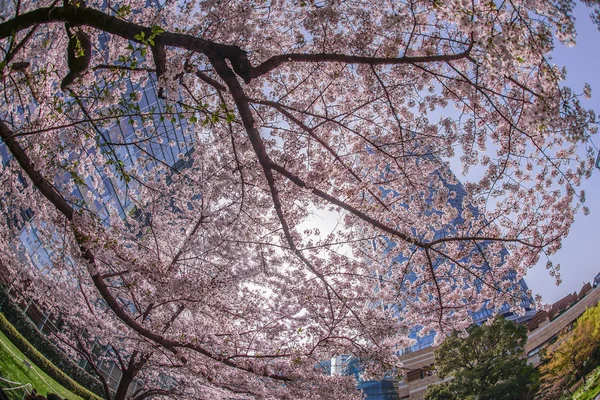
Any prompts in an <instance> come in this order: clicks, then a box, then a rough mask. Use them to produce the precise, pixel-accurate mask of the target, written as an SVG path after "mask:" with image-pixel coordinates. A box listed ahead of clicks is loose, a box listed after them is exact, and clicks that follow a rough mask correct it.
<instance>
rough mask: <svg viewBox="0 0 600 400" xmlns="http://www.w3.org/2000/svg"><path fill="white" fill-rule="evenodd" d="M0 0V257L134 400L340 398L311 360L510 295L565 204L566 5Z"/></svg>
mask: <svg viewBox="0 0 600 400" xmlns="http://www.w3.org/2000/svg"><path fill="white" fill-rule="evenodd" d="M86 3H87V4H86ZM588 3H594V1H588ZM1 4H2V7H0V17H1V18H0V20H1V21H2V22H0V47H1V48H2V53H1V57H2V60H1V61H0V72H1V79H0V80H1V83H0V84H1V85H2V86H1V87H2V89H1V96H0V137H1V138H2V141H3V145H2V147H0V151H2V158H3V164H2V170H1V171H0V172H1V174H0V176H1V177H2V190H3V195H2V199H1V205H2V209H3V213H4V214H5V215H6V221H7V222H8V223H7V224H0V249H1V251H0V261H1V262H2V263H3V264H5V265H6V266H7V267H8V268H10V269H11V270H12V271H15V274H16V275H17V276H18V277H19V279H18V280H17V284H21V285H22V288H23V289H27V290H28V291H29V292H30V294H31V295H32V296H33V297H34V298H35V299H37V300H39V301H40V302H42V303H43V304H44V305H45V306H46V307H48V308H49V309H50V310H51V311H53V312H54V313H55V315H61V316H62V318H63V319H64V321H65V323H66V324H67V325H68V326H69V329H68V330H67V332H68V333H64V334H61V336H60V337H59V338H57V340H60V341H61V342H62V343H63V344H64V345H65V346H67V347H69V348H70V349H71V351H72V352H73V353H77V354H79V356H82V357H84V358H85V357H90V356H91V344H90V342H89V341H88V340H86V337H97V338H99V340H100V341H101V342H102V344H104V345H105V346H109V348H111V349H113V351H112V352H111V354H110V355H109V357H110V358H112V359H113V360H114V361H115V362H117V363H118V364H119V365H120V366H121V368H122V369H123V370H124V371H131V376H130V375H128V377H132V376H135V377H137V378H140V381H143V382H144V383H145V385H146V386H147V387H145V388H144V390H145V391H142V392H140V393H138V394H136V396H137V398H144V397H148V396H151V395H156V394H164V393H161V392H156V391H153V390H157V389H156V388H158V387H164V386H165V383H164V380H165V377H164V376H165V374H166V375H168V376H169V379H170V380H169V382H171V383H173V384H172V385H170V387H172V388H175V387H176V388H178V390H179V392H178V393H177V396H179V397H190V398H222V397H231V396H232V393H235V396H239V397H244V396H245V397H259V398H261V397H262V398H264V397H272V398H279V399H284V398H294V399H299V398H311V399H317V398H323V399H329V398H349V397H351V396H353V395H357V396H358V393H357V392H356V391H354V389H353V386H354V383H353V382H352V380H351V379H349V378H344V377H329V376H325V375H323V374H321V373H319V372H318V371H316V369H315V368H314V366H315V365H316V364H317V363H318V362H320V361H322V360H324V359H328V358H330V357H332V356H335V355H338V354H347V353H352V354H354V355H355V356H357V357H359V358H360V359H361V360H363V361H364V365H365V368H366V371H365V374H366V375H367V376H371V377H376V376H381V375H382V374H384V373H385V372H386V370H393V369H395V368H396V370H397V368H399V367H400V365H399V361H398V357H397V356H396V355H395V354H396V353H395V352H396V351H397V350H398V349H400V348H402V347H404V346H407V345H408V344H409V343H410V341H409V339H408V338H407V332H408V331H409V329H410V328H411V327H413V326H414V325H415V324H418V325H420V326H421V327H422V328H423V331H424V332H429V331H431V330H436V331H438V332H440V334H442V335H443V334H446V333H448V332H450V331H451V330H452V329H454V328H458V329H461V328H465V327H467V326H468V325H469V324H470V323H471V318H470V312H472V311H475V310H479V309H480V308H481V307H482V306H483V305H485V306H486V307H491V308H493V307H500V306H502V305H503V304H505V303H507V302H508V303H509V304H511V305H515V306H518V305H519V304H520V303H521V301H522V297H523V296H522V294H520V293H518V292H515V291H514V288H515V285H516V284H517V282H518V281H519V279H520V278H521V277H522V276H523V275H524V273H525V272H526V270H527V268H529V267H531V266H533V265H535V264H536V263H537V262H538V260H539V258H540V256H544V257H551V256H552V254H553V253H554V252H555V251H556V250H557V249H559V248H560V245H561V240H562V239H563V237H564V236H565V235H566V234H567V232H568V230H569V227H570V225H571V223H572V221H573V218H574V215H575V212H576V211H577V209H578V208H579V207H580V206H581V202H582V201H583V200H584V194H583V193H581V192H579V191H578V186H579V184H580V182H581V180H582V179H585V178H587V177H589V175H590V173H591V170H592V166H593V162H594V154H593V150H592V147H591V146H590V145H589V138H590V135H591V134H592V133H594V122H595V115H594V113H593V112H592V111H589V110H586V109H585V108H583V107H582V106H581V105H580V102H579V98H580V97H581V96H589V94H590V93H589V92H590V90H589V87H587V86H586V87H585V88H584V89H583V92H582V93H579V90H577V91H574V90H572V89H570V88H568V87H566V86H565V85H563V80H564V79H565V76H566V72H565V71H564V70H563V69H560V68H559V67H557V66H555V65H554V64H553V63H552V62H551V61H549V60H548V54H549V52H550V51H551V50H552V49H553V46H554V41H555V37H557V38H558V39H559V40H560V41H562V42H564V43H568V44H570V43H573V42H574V38H575V31H574V26H573V23H574V21H573V17H572V15H571V11H572V7H573V3H572V2H569V1H566V2H565V1H558V0H556V1H531V0H527V1H525V0H513V1H508V2H490V1H472V2H466V1H462V0H455V1H437V0H435V1H429V0H427V1H412V0H410V1H399V2H397V1H377V2H359V1H295V0H293V1H292V0H290V1H263V0H253V1H241V0H240V1H211V0H206V1H204V0H181V1H165V2H148V1H137V0H124V1H110V2H105V1H100V0H90V1H88V2H84V1H81V0H79V1H64V2H62V3H61V2H57V1H50V0H25V1H14V2H11V1H10V0H4V1H3V2H2V3H1ZM151 82H154V83H155V84H154V85H151V84H150V83H151ZM148 98H151V99H157V98H158V101H157V102H154V101H148ZM174 131H177V132H179V133H178V134H176V135H175V134H174V133H173V132H174ZM120 132H125V133H124V134H121V133H120ZM166 154H170V155H169V156H167V155H166ZM458 160H460V162H461V164H462V171H458V169H460V167H459V168H457V170H456V171H455V172H456V173H457V174H458V173H459V172H462V174H461V176H460V177H461V178H462V179H463V180H464V182H465V185H464V187H463V186H462V185H461V184H460V182H459V181H458V177H457V175H455V174H454V173H453V172H451V171H450V169H449V164H448V162H449V161H453V162H454V161H458ZM470 171H471V172H474V173H472V174H470V173H469V172H470ZM323 212H329V213H331V214H332V215H335V216H336V218H337V225H336V226H335V227H333V228H331V227H328V228H327V230H325V228H323V227H320V228H317V227H315V226H313V225H310V220H311V218H312V216H313V214H315V213H317V214H318V213H323ZM31 216H34V217H35V218H34V219H33V220H30V219H29V217H31ZM34 231H35V235H36V239H35V240H36V241H37V240H39V241H40V242H42V243H43V246H44V248H46V249H48V251H49V255H48V256H47V257H46V256H44V255H42V254H41V253H42V252H36V253H33V252H32V253H31V254H30V253H29V252H28V249H24V248H23V247H22V245H20V244H19V242H18V241H17V240H15V239H14V238H16V237H18V236H19V235H21V236H22V237H23V236H27V235H32V234H33V233H32V232H34ZM19 256H20V257H21V259H22V258H23V257H25V258H27V257H29V258H30V259H31V261H32V262H33V263H34V264H36V265H38V266H40V265H49V264H52V268H41V270H39V271H38V270H37V269H22V268H21V265H20V263H21V261H16V260H19ZM548 265H549V268H550V272H551V273H552V274H554V275H556V276H557V281H559V280H560V278H559V276H558V274H559V273H558V269H559V268H558V266H556V267H555V266H553V265H552V264H551V263H549V264H548ZM17 272H18V273H17ZM32 282H33V283H34V284H30V283H32ZM26 283H28V284H26ZM375 305H389V307H388V306H386V307H376V306H375ZM393 305H397V306H398V307H394V306H393ZM86 332H87V333H86ZM86 335H89V336H86ZM131 379H133V378H131ZM153 385H154V386H153ZM167 386H168V385H167ZM153 387H154V389H153ZM107 396H108V397H111V395H110V394H108V392H107ZM119 396H120V397H126V396H127V394H126V389H123V390H120V391H118V395H117V396H116V397H119Z"/></svg>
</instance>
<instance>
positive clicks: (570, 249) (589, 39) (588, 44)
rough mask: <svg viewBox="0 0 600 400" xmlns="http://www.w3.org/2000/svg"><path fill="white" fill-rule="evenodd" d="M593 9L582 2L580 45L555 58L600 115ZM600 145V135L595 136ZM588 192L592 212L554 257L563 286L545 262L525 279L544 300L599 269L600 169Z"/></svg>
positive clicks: (599, 49) (599, 53)
mask: <svg viewBox="0 0 600 400" xmlns="http://www.w3.org/2000/svg"><path fill="white" fill-rule="evenodd" d="M589 13H590V9H588V8H586V7H584V6H582V5H579V6H578V7H577V10H576V12H575V15H576V17H577V23H576V28H577V33H578V34H577V45H576V46H574V47H570V48H569V47H565V46H562V45H558V46H557V48H556V50H555V51H554V53H553V57H552V58H553V61H554V62H555V63H556V64H557V65H559V66H563V65H564V66H566V67H567V71H568V75H567V81H566V85H568V86H570V87H571V88H573V89H574V90H575V91H576V92H579V93H581V91H582V89H583V85H584V84H585V83H586V82H587V83H589V84H590V85H591V87H592V98H591V99H590V100H586V102H585V103H583V104H584V105H585V106H586V107H588V108H592V109H594V110H595V111H596V114H600V32H599V31H598V29H597V27H596V26H595V25H594V24H592V23H591V21H590V18H589V16H588V15H589ZM593 141H594V143H595V144H596V146H597V147H600V135H596V136H595V137H594V138H593ZM582 189H584V190H585V191H586V197H587V201H586V204H587V206H588V207H589V208H590V211H591V212H590V214H589V215H587V216H586V215H583V213H581V212H580V213H579V215H577V218H576V219H575V223H574V224H573V226H572V227H571V232H570V234H569V236H568V237H567V238H566V239H565V240H564V242H563V247H562V248H561V249H560V250H559V251H558V253H557V254H556V255H555V256H554V257H553V258H552V260H553V262H554V263H555V264H556V263H560V265H561V278H562V280H563V282H562V284H561V285H560V286H558V287H557V286H556V284H555V283H554V278H552V277H550V276H549V275H548V271H547V270H546V268H545V264H546V261H545V260H542V261H540V263H539V264H538V265H537V266H536V267H535V268H533V269H532V270H530V271H529V273H528V274H527V276H526V278H525V280H526V281H527V284H528V285H529V287H530V288H531V290H532V291H533V292H534V293H539V294H541V295H542V297H543V300H544V302H547V303H553V302H555V301H557V300H559V299H560V298H562V297H563V296H565V295H567V294H569V293H572V292H574V291H578V290H579V289H580V288H581V286H583V284H584V282H590V281H591V280H593V279H594V276H595V275H596V274H597V273H598V272H600V262H599V259H600V170H598V169H596V170H595V171H594V173H593V174H592V177H591V178H590V179H589V180H587V181H585V182H584V183H583V184H582Z"/></svg>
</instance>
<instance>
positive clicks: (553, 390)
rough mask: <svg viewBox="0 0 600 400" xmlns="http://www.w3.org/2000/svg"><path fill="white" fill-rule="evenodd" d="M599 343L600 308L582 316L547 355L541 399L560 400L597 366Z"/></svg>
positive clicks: (543, 367)
mask: <svg viewBox="0 0 600 400" xmlns="http://www.w3.org/2000/svg"><path fill="white" fill-rule="evenodd" d="M598 343H600V305H597V306H596V307H592V308H590V309H588V310H587V311H586V312H584V313H583V314H582V315H581V316H580V317H579V318H578V319H577V322H576V323H575V325H574V326H573V329H572V330H571V331H569V332H566V333H564V334H563V335H561V336H560V337H559V338H558V340H557V341H556V342H555V343H554V344H553V345H552V346H550V347H548V349H547V351H546V360H545V363H544V364H543V365H542V366H541V367H540V371H541V373H542V387H541V393H542V394H543V398H544V399H548V400H550V399H559V398H561V397H562V396H563V394H564V393H565V392H567V393H569V394H570V393H571V391H570V387H571V386H572V385H573V384H574V383H575V382H577V381H579V380H580V379H581V380H582V381H583V384H584V385H585V384H586V377H585V376H586V374H587V373H588V372H590V371H591V370H592V369H593V368H595V367H596V366H597V365H598V350H599V347H600V346H599V345H598Z"/></svg>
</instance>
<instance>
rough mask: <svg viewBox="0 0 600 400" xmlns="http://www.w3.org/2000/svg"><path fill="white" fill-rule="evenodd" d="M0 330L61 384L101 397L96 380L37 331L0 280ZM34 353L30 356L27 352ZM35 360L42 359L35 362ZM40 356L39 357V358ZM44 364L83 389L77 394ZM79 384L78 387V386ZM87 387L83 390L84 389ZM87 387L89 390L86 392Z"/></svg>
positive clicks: (84, 396) (87, 396) (87, 395)
mask: <svg viewBox="0 0 600 400" xmlns="http://www.w3.org/2000/svg"><path fill="white" fill-rule="evenodd" d="M0 311H1V312H2V314H4V316H2V314H0V330H2V331H3V332H4V333H5V334H6V336H8V337H9V338H10V340H11V341H12V342H13V343H14V344H15V346H17V348H18V349H19V350H21V351H22V352H23V353H24V354H26V355H27V357H29V358H30V359H31V360H32V361H33V362H35V363H36V364H37V365H38V366H39V367H40V368H42V369H43V370H44V371H45V372H46V373H47V374H48V375H50V376H52V377H53V378H54V379H56V380H57V381H58V382H60V383H61V384H62V385H63V386H65V387H66V388H68V389H69V390H71V391H72V392H73V393H75V394H77V395H78V396H81V397H83V398H89V397H97V396H95V395H93V394H92V393H90V392H93V393H95V394H96V395H99V396H100V397H103V394H104V389H103V387H102V384H101V383H100V381H99V380H98V379H97V378H95V377H93V376H92V375H90V374H89V373H88V372H87V371H86V370H84V369H83V368H81V367H80V366H79V365H77V364H76V363H75V362H73V361H72V360H71V359H70V358H69V357H68V356H67V355H66V354H65V353H64V352H63V351H62V350H60V349H59V348H58V347H57V346H56V345H55V344H54V343H52V342H51V341H50V340H49V339H48V338H47V337H46V335H44V334H43V333H42V332H40V331H39V330H38V329H37V328H36V327H35V325H33V323H31V321H30V320H29V318H27V316H26V315H25V314H24V313H23V311H21V309H20V308H19V306H17V304H15V302H14V301H13V300H12V299H11V298H10V297H9V295H8V293H7V292H6V289H5V288H4V286H2V284H0ZM32 350H33V352H35V353H37V355H36V356H33V357H32V356H31V355H30V353H32ZM38 360H39V362H41V363H43V365H42V364H39V363H38ZM42 360H43V361H42ZM46 365H49V366H51V367H52V368H53V370H52V371H58V372H60V373H61V374H62V375H63V376H64V378H67V379H69V380H71V382H72V384H74V385H76V386H77V387H79V390H84V391H85V392H82V393H84V394H80V393H78V392H76V391H75V390H73V389H72V388H71V386H69V385H71V384H68V383H65V381H64V378H60V377H57V376H54V374H53V373H52V372H51V371H50V370H46ZM80 385H81V386H83V387H81V386H80ZM86 389H87V390H86ZM88 390H89V391H90V392H88Z"/></svg>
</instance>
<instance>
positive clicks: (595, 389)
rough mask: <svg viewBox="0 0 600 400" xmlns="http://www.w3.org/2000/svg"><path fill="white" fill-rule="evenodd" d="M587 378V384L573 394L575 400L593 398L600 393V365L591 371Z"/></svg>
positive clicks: (590, 399)
mask: <svg viewBox="0 0 600 400" xmlns="http://www.w3.org/2000/svg"><path fill="white" fill-rule="evenodd" d="M586 380H587V383H586V385H585V386H582V387H580V388H579V389H578V390H577V391H576V392H575V393H574V394H573V397H572V399H573V400H592V399H594V398H595V397H596V396H597V395H598V394H600V367H598V368H596V369H595V370H593V371H592V372H590V373H589V374H588V376H587V379H586Z"/></svg>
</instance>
